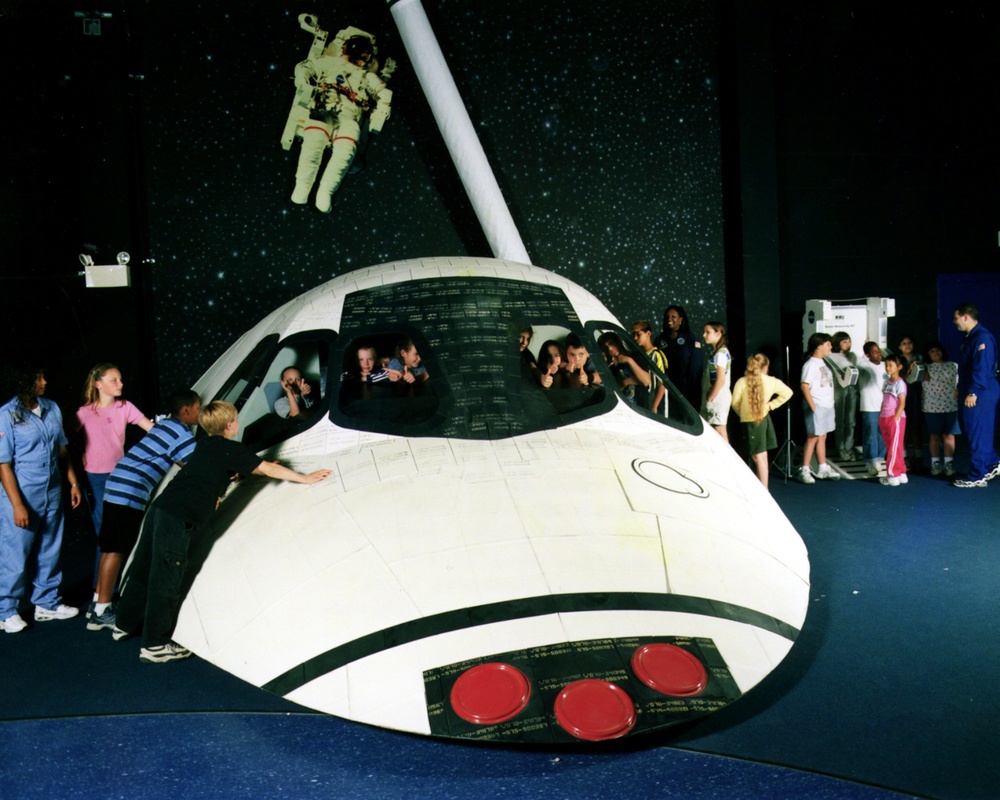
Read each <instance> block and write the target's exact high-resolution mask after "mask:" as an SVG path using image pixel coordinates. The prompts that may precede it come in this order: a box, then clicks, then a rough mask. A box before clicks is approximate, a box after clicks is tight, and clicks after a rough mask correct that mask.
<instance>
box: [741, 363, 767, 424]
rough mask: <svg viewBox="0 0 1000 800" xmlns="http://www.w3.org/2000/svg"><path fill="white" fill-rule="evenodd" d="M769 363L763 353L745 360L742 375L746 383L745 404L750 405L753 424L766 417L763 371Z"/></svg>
mask: <svg viewBox="0 0 1000 800" xmlns="http://www.w3.org/2000/svg"><path fill="white" fill-rule="evenodd" d="M770 363H771V361H770V359H768V357H767V356H765V355H764V354H763V353H757V354H756V355H752V356H750V358H748V359H747V371H746V372H745V373H744V378H746V383H747V402H748V403H749V404H750V416H752V417H753V421H754V422H760V421H761V420H762V419H764V417H766V416H767V405H766V398H765V397H764V378H763V377H762V376H763V374H764V370H765V369H767V367H768V365H769V364H770Z"/></svg>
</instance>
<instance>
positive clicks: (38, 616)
mask: <svg viewBox="0 0 1000 800" xmlns="http://www.w3.org/2000/svg"><path fill="white" fill-rule="evenodd" d="M79 613H80V609H78V608H73V606H64V605H63V604H62V603H60V604H59V605H57V606H56V607H55V608H42V606H35V622H49V621H50V620H53V619H70V618H71V617H75V616H76V615H77V614H79Z"/></svg>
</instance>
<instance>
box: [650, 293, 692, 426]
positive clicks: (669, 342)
mask: <svg viewBox="0 0 1000 800" xmlns="http://www.w3.org/2000/svg"><path fill="white" fill-rule="evenodd" d="M656 346H657V347H659V348H660V349H661V350H662V351H663V353H664V355H665V356H666V357H667V377H668V378H670V382H671V383H672V384H673V385H674V386H676V387H677V390H678V391H679V392H680V393H681V394H682V395H684V397H685V399H686V400H687V401H688V402H689V403H690V404H691V405H692V406H694V408H695V409H698V408H700V406H701V365H702V350H701V342H699V341H698V337H697V336H695V335H694V333H693V332H692V331H691V323H690V322H689V321H688V315H687V311H685V310H684V307H683V306H667V310H666V311H664V312H663V331H662V332H661V333H660V335H659V336H657V337H656Z"/></svg>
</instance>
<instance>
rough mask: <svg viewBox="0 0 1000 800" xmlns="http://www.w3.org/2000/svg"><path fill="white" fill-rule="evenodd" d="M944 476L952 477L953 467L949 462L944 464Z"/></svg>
mask: <svg viewBox="0 0 1000 800" xmlns="http://www.w3.org/2000/svg"><path fill="white" fill-rule="evenodd" d="M944 474H945V477H948V478H950V477H952V476H953V475H954V474H955V465H954V464H952V463H951V462H950V461H945V462H944Z"/></svg>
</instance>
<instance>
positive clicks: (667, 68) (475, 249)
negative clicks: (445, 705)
mask: <svg viewBox="0 0 1000 800" xmlns="http://www.w3.org/2000/svg"><path fill="white" fill-rule="evenodd" d="M424 7H425V9H426V11H427V13H428V16H429V17H430V19H431V22H432V25H433V26H434V29H435V32H436V34H437V36H438V39H439V41H440V43H441V47H442V50H443V51H444V53H445V56H446V58H447V60H448V64H449V66H450V68H451V70H452V73H453V74H454V76H455V80H456V82H457V84H458V87H459V90H460V92H461V93H462V95H463V99H464V100H465V103H466V105H467V106H468V108H469V111H470V115H471V117H472V120H473V123H474V125H475V126H476V129H477V131H478V132H479V135H480V137H481V139H482V141H483V143H484V146H485V149H486V151H487V155H488V157H489V159H490V162H491V164H492V166H493V169H494V171H495V173H496V174H497V177H498V180H499V182H500V185H501V187H502V189H503V191H504V194H505V197H506V198H507V201H508V203H509V204H510V205H511V208H512V211H513V214H514V218H515V221H516V223H517V225H518V228H519V230H520V232H521V235H522V237H523V238H524V241H525V244H526V247H527V249H528V252H529V253H530V255H531V257H532V260H533V262H534V263H535V264H537V265H539V266H544V267H546V268H548V269H552V270H554V271H556V272H559V273H562V274H565V275H567V276H568V277H570V278H571V279H573V280H575V281H576V282H578V283H580V284H582V285H583V286H585V287H586V288H588V289H590V290H591V291H592V292H594V293H595V294H596V295H597V296H598V297H600V298H601V299H602V300H603V301H604V302H605V303H606V304H607V305H608V306H609V308H610V309H611V310H612V312H613V313H615V314H616V315H617V316H618V317H619V318H621V319H622V320H623V322H625V324H628V323H629V321H631V320H633V319H637V318H643V317H644V318H648V319H650V321H651V322H652V323H653V326H654V328H656V329H658V328H659V322H660V319H661V317H662V312H663V309H664V308H665V306H666V305H667V304H669V303H674V302H679V303H681V304H682V305H685V306H686V307H687V308H688V310H689V312H690V315H691V318H692V320H693V322H694V323H695V324H696V325H700V324H701V323H703V322H704V321H705V320H706V319H711V318H719V317H722V318H724V316H725V292H724V265H723V257H722V189H721V174H720V173H721V167H720V136H719V108H718V105H719V103H718V86H717V73H718V67H717V61H718V59H717V36H716V28H715V26H716V19H715V5H714V3H712V2H706V1H705V0H671V1H670V2H662V1H659V2H656V1H654V0H625V2H621V3H618V4H615V5H609V4H597V3H592V2H588V1H584V0H579V1H576V2H555V0H486V1H485V2H483V1H480V2H472V0H425V2H424ZM301 13H311V14H314V15H316V16H317V17H318V18H319V21H320V24H321V26H322V27H323V28H325V29H326V30H328V31H330V37H331V39H332V38H333V35H334V34H335V33H336V31H338V30H339V29H341V28H343V27H346V26H348V25H354V26H357V27H359V28H362V29H363V30H366V31H369V32H371V33H373V34H374V35H375V36H376V38H377V43H378V47H379V57H380V58H384V57H386V56H391V57H393V58H395V59H396V60H397V61H398V62H399V68H398V70H397V71H396V74H395V75H394V76H393V77H392V78H391V80H390V81H389V86H390V88H391V89H392V90H393V93H394V96H393V110H392V117H391V119H390V120H389V121H388V123H387V124H386V125H385V128H384V130H383V132H382V133H381V134H379V135H378V136H373V137H372V140H371V142H370V144H369V146H368V148H367V150H366V151H365V152H364V153H363V154H359V159H358V162H357V164H356V166H357V167H363V169H360V171H358V172H357V173H356V174H353V175H350V176H349V177H348V178H346V179H345V181H344V183H343V184H342V186H341V188H340V190H339V191H338V192H337V194H336V195H335V196H334V208H333V213H332V214H330V215H322V214H320V213H319V212H318V211H316V210H315V208H313V207H312V206H311V205H309V206H296V205H293V204H292V203H291V202H290V201H289V196H290V194H291V190H292V182H293V175H294V171H295V166H296V161H297V157H298V144H297V143H296V144H295V145H294V146H293V147H292V149H291V150H290V151H285V150H283V149H282V147H281V145H280V141H279V139H280V136H281V132H282V129H283V127H284V124H285V120H286V118H287V116H288V112H289V109H290V107H291V103H292V99H293V94H294V87H293V81H292V74H293V69H294V67H295V64H296V63H298V62H299V61H301V60H302V59H304V58H305V57H306V54H307V51H308V48H309V45H310V44H311V42H312V36H311V34H309V33H307V32H306V31H304V30H302V29H301V28H300V27H299V24H298V20H297V18H298V15H299V14H301ZM130 33H131V36H132V43H133V45H134V46H137V47H138V48H139V49H140V54H141V58H140V62H141V67H142V70H143V79H142V81H141V86H140V87H139V89H138V95H139V102H138V108H139V109H140V113H141V115H142V122H143V125H142V135H143V139H142V153H143V163H144V170H145V201H146V202H147V203H148V226H149V241H150V255H151V257H152V258H153V259H154V260H155V263H154V264H153V265H151V266H150V269H151V270H152V277H153V283H152V285H153V309H154V328H155V334H156V344H157V353H158V369H159V376H160V385H161V387H162V386H171V385H173V384H174V383H178V382H185V381H189V380H192V379H193V378H194V377H196V376H197V375H198V374H200V373H201V372H202V371H203V370H204V369H205V368H207V367H208V366H209V365H210V364H211V363H212V362H213V361H214V360H215V358H217V357H218V356H219V355H221V353H222V352H223V351H224V349H225V348H226V347H228V346H229V344H231V343H232V342H233V341H234V340H235V339H236V338H237V337H238V336H239V335H240V334H241V333H243V332H244V331H245V330H246V329H247V328H249V327H250V326H252V325H253V324H255V323H256V322H257V321H258V320H259V319H260V318H261V317H263V316H264V315H265V314H267V313H268V312H270V311H271V310H273V309H274V308H276V307H277V306H278V305H280V304H281V303H283V302H285V301H286V300H289V299H291V298H292V297H295V296H296V295H298V294H299V293H301V292H303V291H305V290H307V289H309V288H312V287H313V286H315V285H317V284H319V283H321V282H323V281H325V280H328V279H329V278H331V277H333V276H336V275H339V274H342V273H344V272H348V271H350V270H351V269H354V268H357V267H362V266H367V265H370V264H374V263H380V262H385V261H392V260H398V259H405V258H414V257H420V256H440V255H491V253H490V251H489V248H488V246H487V244H486V241H485V238H484V237H483V235H482V233H481V231H480V229H479V225H478V223H477V221H476V219H475V217H474V216H473V214H472V211H471V207H470V205H469V203H468V201H467V199H466V197H465V195H464V192H463V190H462V187H461V184H460V182H459V181H458V178H457V176H456V174H455V172H454V169H453V167H452V165H451V161H450V159H449V157H448V154H447V151H446V150H445V148H444V145H443V143H442V142H441V139H440V136H439V134H438V131H437V128H436V126H435V124H434V121H433V118H432V116H431V114H430V110H429V108H428V106H427V104H426V101H425V99H424V96H423V93H422V90H421V89H420V87H419V85H418V84H417V83H416V80H415V78H414V76H413V74H412V70H411V67H410V64H409V61H408V59H407V57H406V53H405V51H404V49H403V46H402V42H401V40H400V37H399V34H398V32H397V30H396V27H395V25H394V23H393V20H392V17H391V14H390V13H389V10H388V7H387V5H386V4H385V2H383V0H363V1H356V2H353V3H345V2H337V3H334V2H328V1H326V2H323V1H320V0H317V2H311V3H304V4H288V3H280V2H273V0H266V1H265V0H258V1H257V2H240V3H232V2H217V1H215V2H204V3H201V2H172V3H160V2H147V3H144V4H142V5H140V6H138V7H135V8H134V9H133V11H132V12H131V14H130Z"/></svg>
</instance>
